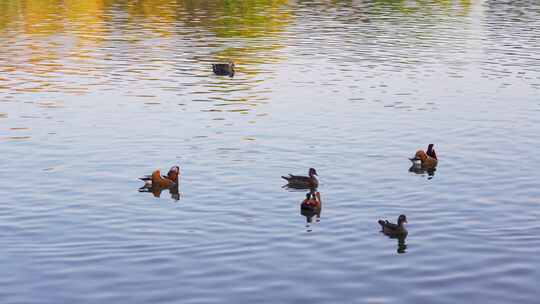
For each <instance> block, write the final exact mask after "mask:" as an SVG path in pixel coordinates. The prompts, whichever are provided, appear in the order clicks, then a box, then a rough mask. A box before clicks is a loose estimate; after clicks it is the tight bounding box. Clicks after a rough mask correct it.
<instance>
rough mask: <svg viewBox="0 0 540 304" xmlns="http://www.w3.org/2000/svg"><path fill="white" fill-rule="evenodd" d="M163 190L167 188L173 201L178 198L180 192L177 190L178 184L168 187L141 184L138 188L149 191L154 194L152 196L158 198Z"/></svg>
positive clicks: (141, 190)
mask: <svg viewBox="0 0 540 304" xmlns="http://www.w3.org/2000/svg"><path fill="white" fill-rule="evenodd" d="M163 190H169V193H170V194H171V198H172V199H173V200H175V201H177V200H180V196H181V193H180V191H179V190H178V185H173V186H170V187H160V186H150V187H147V186H142V187H140V188H139V192H149V193H152V194H153V195H154V197H157V198H159V197H160V196H161V192H162V191H163Z"/></svg>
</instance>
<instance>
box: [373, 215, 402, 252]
mask: <svg viewBox="0 0 540 304" xmlns="http://www.w3.org/2000/svg"><path fill="white" fill-rule="evenodd" d="M405 223H407V217H406V216H405V215H403V214H402V215H400V216H399V217H398V222H397V224H394V223H391V222H389V221H388V220H379V225H381V232H382V233H384V234H385V235H387V236H388V237H390V238H391V239H397V241H398V246H397V253H399V254H401V253H405V252H406V249H407V244H405V239H406V238H407V235H408V234H409V232H408V231H407V228H405V225H404V224H405Z"/></svg>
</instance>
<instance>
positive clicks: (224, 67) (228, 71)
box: [212, 61, 234, 77]
mask: <svg viewBox="0 0 540 304" xmlns="http://www.w3.org/2000/svg"><path fill="white" fill-rule="evenodd" d="M212 70H213V71H214V74H216V75H220V76H229V77H233V76H234V62H232V61H230V62H229V63H214V64H212Z"/></svg>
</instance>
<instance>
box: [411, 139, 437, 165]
mask: <svg viewBox="0 0 540 304" xmlns="http://www.w3.org/2000/svg"><path fill="white" fill-rule="evenodd" d="M409 159H410V160H411V161H412V162H413V164H414V165H421V166H422V168H435V167H436V166H437V162H438V160H437V154H436V153H435V149H433V144H430V145H429V146H428V150H427V152H424V151H423V150H418V151H416V154H415V155H414V157H413V158H409Z"/></svg>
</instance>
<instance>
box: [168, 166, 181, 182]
mask: <svg viewBox="0 0 540 304" xmlns="http://www.w3.org/2000/svg"><path fill="white" fill-rule="evenodd" d="M179 174H180V167H179V166H172V167H171V169H170V170H169V172H168V173H167V178H168V179H170V180H172V181H173V182H177V181H178V175H179Z"/></svg>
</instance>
